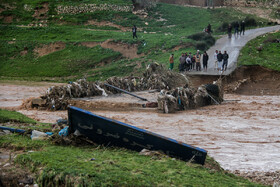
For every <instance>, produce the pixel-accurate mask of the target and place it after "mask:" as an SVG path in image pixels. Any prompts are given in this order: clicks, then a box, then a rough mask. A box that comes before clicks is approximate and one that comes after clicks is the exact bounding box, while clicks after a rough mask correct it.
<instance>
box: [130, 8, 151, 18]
mask: <svg viewBox="0 0 280 187" xmlns="http://www.w3.org/2000/svg"><path fill="white" fill-rule="evenodd" d="M132 13H133V14H135V15H137V16H139V17H143V18H147V17H148V12H146V10H145V9H140V10H136V11H133V12H132Z"/></svg>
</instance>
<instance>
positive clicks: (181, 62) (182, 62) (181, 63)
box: [179, 53, 186, 72]
mask: <svg viewBox="0 0 280 187" xmlns="http://www.w3.org/2000/svg"><path fill="white" fill-rule="evenodd" d="M179 62H180V64H179V71H180V72H183V71H184V65H185V63H186V56H185V54H184V53H182V55H181V56H180V58H179Z"/></svg>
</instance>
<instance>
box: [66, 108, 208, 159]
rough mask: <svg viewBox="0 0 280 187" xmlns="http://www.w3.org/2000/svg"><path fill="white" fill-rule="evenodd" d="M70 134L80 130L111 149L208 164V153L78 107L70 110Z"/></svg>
mask: <svg viewBox="0 0 280 187" xmlns="http://www.w3.org/2000/svg"><path fill="white" fill-rule="evenodd" d="M68 121H69V128H70V129H69V130H70V133H74V132H75V131H78V132H79V133H81V134H83V135H84V136H87V137H88V138H89V139H90V140H92V141H94V142H96V143H100V144H105V145H111V146H118V147H125V148H128V149H132V150H136V151H141V150H142V149H149V150H156V151H160V152H163V153H165V154H167V155H169V156H172V157H176V158H178V159H181V160H185V161H189V160H193V161H194V162H196V163H198V164H204V162H205V159H206V155H207V151H205V150H203V149H200V148H197V147H193V146H191V145H188V144H185V143H182V142H178V141H176V140H173V139H171V138H167V137H164V136H161V135H159V134H155V133H152V132H149V131H146V130H144V129H140V128H137V127H134V126H132V125H128V124H125V123H122V122H119V121H116V120H113V119H109V118H105V117H101V116H98V115H96V114H93V113H91V112H88V111H85V110H82V109H80V108H77V107H69V108H68Z"/></svg>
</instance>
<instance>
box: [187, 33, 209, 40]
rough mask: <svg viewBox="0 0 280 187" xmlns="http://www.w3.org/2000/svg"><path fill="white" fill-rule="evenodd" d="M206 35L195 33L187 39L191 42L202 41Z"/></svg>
mask: <svg viewBox="0 0 280 187" xmlns="http://www.w3.org/2000/svg"><path fill="white" fill-rule="evenodd" d="M206 35H208V34H206V33H204V32H200V33H196V34H192V35H190V36H188V38H189V39H193V40H203V39H204V38H205V37H206Z"/></svg>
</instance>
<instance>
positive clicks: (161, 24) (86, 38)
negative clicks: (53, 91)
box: [0, 0, 268, 82]
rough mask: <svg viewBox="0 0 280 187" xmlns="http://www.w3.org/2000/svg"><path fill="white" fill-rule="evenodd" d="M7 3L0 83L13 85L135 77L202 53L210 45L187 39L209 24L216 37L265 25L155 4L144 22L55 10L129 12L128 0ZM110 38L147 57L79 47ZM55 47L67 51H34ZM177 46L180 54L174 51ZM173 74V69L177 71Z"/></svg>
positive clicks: (230, 13) (226, 11) (225, 13)
mask: <svg viewBox="0 0 280 187" xmlns="http://www.w3.org/2000/svg"><path fill="white" fill-rule="evenodd" d="M46 2H47V3H48V11H47V12H44V13H42V15H39V17H36V16H35V17H34V16H33V15H35V10H44V3H46ZM7 4H9V6H10V7H12V8H8V9H7V8H6V9H7V10H5V11H2V12H1V13H0V16H2V19H0V23H1V25H0V28H1V29H0V44H1V45H0V62H1V66H0V79H12V80H35V81H42V80H48V81H60V82H65V81H69V80H76V79H78V78H82V77H86V78H87V79H88V80H104V79H107V78H108V77H111V76H126V75H129V74H134V75H139V74H141V73H142V72H143V71H144V69H145V67H146V65H148V64H149V63H150V62H158V63H162V64H166V66H168V58H169V55H170V53H174V54H175V58H176V57H179V56H180V53H181V52H186V51H188V52H195V51H196V49H198V48H200V49H201V50H206V49H207V48H209V47H210V46H211V45H213V42H211V41H210V40H204V39H202V40H200V41H198V40H193V39H190V38H188V36H190V35H192V34H196V33H200V32H202V31H203V29H204V28H205V27H206V26H207V25H208V23H210V24H211V25H212V29H213V30H214V33H213V36H214V38H217V37H219V35H220V34H223V33H224V32H223V31H222V30H219V29H218V28H221V26H222V25H223V24H227V23H230V22H234V21H240V20H243V19H245V18H246V19H248V20H250V19H254V20H256V25H252V26H254V27H255V26H257V25H258V26H264V25H266V24H268V22H267V21H266V20H263V19H258V18H253V17H252V16H248V15H246V14H243V13H241V12H237V11H235V10H233V9H230V8H219V9H213V10H212V9H204V8H190V7H182V6H177V5H170V4H157V5H156V6H154V7H151V8H149V9H148V10H147V13H148V16H147V17H142V16H138V15H135V14H133V13H132V12H131V11H114V10H104V11H101V10H98V11H94V12H83V13H79V14H77V13H76V14H71V13H63V14H59V13H58V12H57V7H58V6H64V7H65V6H72V7H80V6H84V5H89V4H96V6H101V5H102V6H103V5H104V4H113V5H115V6H120V7H124V6H127V7H132V2H131V1H123V0H107V1H98V0H88V1H83V3H82V4H81V3H80V2H78V1H70V0H68V1H61V2H57V1H54V0H52V1H41V0H38V1H30V0H24V1H3V3H2V4H1V6H0V8H1V7H2V8H5V7H6V6H7ZM104 6H105V5H104ZM5 16H6V17H7V16H12V17H13V19H12V22H9V23H7V22H6V21H5ZM40 16H41V17H40ZM0 18H1V17H0ZM90 20H95V21H106V22H110V23H112V24H115V25H119V26H122V27H124V28H126V29H127V31H122V30H120V28H118V27H116V26H115V25H104V26H101V25H92V24H86V23H88V21H90ZM40 21H46V22H47V24H46V25H47V26H46V27H38V26H35V25H36V24H37V25H38V24H39V23H41V22H40ZM30 23H31V26H30V25H29V24H30ZM42 24H45V22H44V23H42ZM134 24H136V25H137V27H138V30H139V32H138V39H132V33H131V31H130V30H131V27H132V25H134ZM214 38H213V39H214ZM108 39H111V40H113V41H114V42H122V43H125V44H127V45H132V44H136V45H137V47H138V52H137V53H138V54H141V53H143V54H145V55H144V56H143V57H140V58H134V59H127V58H125V57H123V56H122V54H121V53H119V52H115V51H113V50H112V49H107V48H105V49H104V48H102V47H100V46H96V47H93V48H90V47H84V46H81V45H80V44H81V43H82V42H104V41H106V40H108ZM209 41H210V42H209ZM55 42H62V43H63V44H64V45H65V46H66V47H65V48H64V49H62V50H58V51H56V52H53V53H49V54H47V55H45V56H38V54H37V53H36V52H35V51H34V50H35V49H36V48H40V47H41V46H43V45H50V44H53V43H55ZM176 46H180V47H181V49H179V48H178V49H179V50H175V51H174V50H173V49H174V48H175V47H176ZM22 52H26V53H24V54H23V53H22ZM104 64H105V65H104ZM177 69H178V67H177V66H175V70H177Z"/></svg>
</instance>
